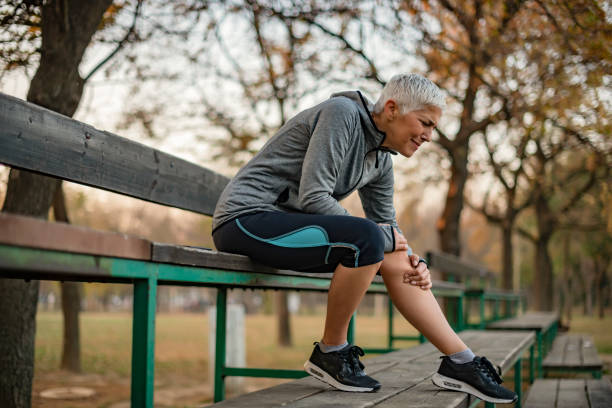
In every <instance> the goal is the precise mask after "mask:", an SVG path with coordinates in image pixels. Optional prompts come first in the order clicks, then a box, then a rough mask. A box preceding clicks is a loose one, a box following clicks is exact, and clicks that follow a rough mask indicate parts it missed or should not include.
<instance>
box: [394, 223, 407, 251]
mask: <svg viewBox="0 0 612 408" xmlns="http://www.w3.org/2000/svg"><path fill="white" fill-rule="evenodd" d="M393 235H395V249H394V250H393V251H407V250H408V241H407V240H406V237H404V235H402V234H400V233H399V231H398V230H397V229H395V228H393Z"/></svg>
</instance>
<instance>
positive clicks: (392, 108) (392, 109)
mask: <svg viewBox="0 0 612 408" xmlns="http://www.w3.org/2000/svg"><path fill="white" fill-rule="evenodd" d="M398 108H399V107H398V106H397V103H396V102H395V101H394V100H393V99H389V100H388V101H387V102H385V112H387V116H388V118H389V120H395V117H396V116H397V114H398V113H399V109H398Z"/></svg>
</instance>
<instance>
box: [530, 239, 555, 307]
mask: <svg viewBox="0 0 612 408" xmlns="http://www.w3.org/2000/svg"><path fill="white" fill-rule="evenodd" d="M549 241H550V238H549V239H545V238H543V237H540V239H538V241H537V242H536V253H535V270H534V280H533V283H534V289H535V296H534V298H535V299H534V300H535V301H534V306H535V310H542V311H551V310H553V273H552V262H551V260H550V254H549V253H548V243H549Z"/></svg>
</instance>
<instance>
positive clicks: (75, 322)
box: [53, 184, 82, 373]
mask: <svg viewBox="0 0 612 408" xmlns="http://www.w3.org/2000/svg"><path fill="white" fill-rule="evenodd" d="M53 215H54V217H55V221H59V222H65V223H70V220H69V219H68V211H67V210H66V199H65V196H64V190H63V188H62V184H60V185H59V187H58V188H57V190H56V192H55V197H54V199H53ZM81 287H82V283H81V282H62V284H61V286H60V290H61V292H62V293H61V296H62V314H63V316H64V340H63V347H62V365H61V367H62V369H64V370H68V371H72V372H75V373H80V372H81V341H80V335H79V332H80V330H79V311H80V309H81Z"/></svg>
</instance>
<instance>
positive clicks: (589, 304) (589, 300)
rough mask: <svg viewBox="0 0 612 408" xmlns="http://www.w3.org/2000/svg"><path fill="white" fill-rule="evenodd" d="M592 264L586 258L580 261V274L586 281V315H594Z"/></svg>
mask: <svg viewBox="0 0 612 408" xmlns="http://www.w3.org/2000/svg"><path fill="white" fill-rule="evenodd" d="M592 269H593V268H592V264H591V262H589V261H588V260H586V259H584V258H583V259H581V261H580V274H581V275H582V279H583V282H584V315H585V316H592V315H593V271H592Z"/></svg>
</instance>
